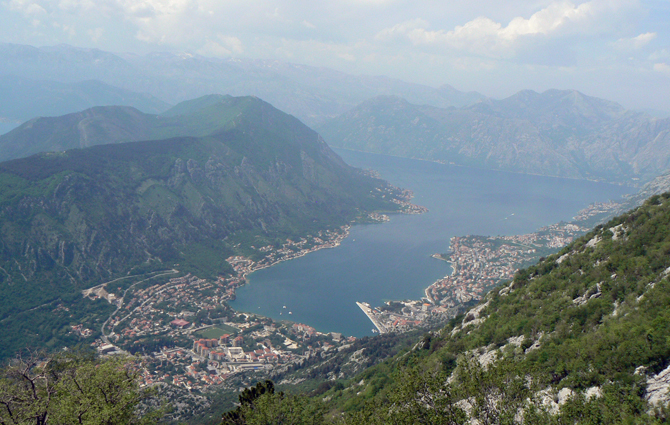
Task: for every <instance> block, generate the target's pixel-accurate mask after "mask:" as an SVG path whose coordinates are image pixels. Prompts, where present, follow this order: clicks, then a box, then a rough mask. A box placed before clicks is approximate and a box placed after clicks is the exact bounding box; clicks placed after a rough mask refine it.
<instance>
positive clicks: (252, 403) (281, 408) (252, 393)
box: [222, 380, 325, 425]
mask: <svg viewBox="0 0 670 425" xmlns="http://www.w3.org/2000/svg"><path fill="white" fill-rule="evenodd" d="M238 398H239V401H240V404H239V406H238V407H237V408H236V409H235V410H231V411H229V412H226V413H225V414H224V415H223V421H222V425H242V424H245V425H283V424H286V425H319V424H322V423H324V412H325V410H324V407H323V404H322V403H320V402H318V401H310V400H309V399H308V398H307V397H304V396H295V395H287V394H284V393H283V392H280V393H275V390H274V383H273V382H272V381H270V380H266V381H265V382H258V383H257V384H256V386H255V387H250V388H246V389H245V390H244V391H242V392H241V393H240V395H239V396H238Z"/></svg>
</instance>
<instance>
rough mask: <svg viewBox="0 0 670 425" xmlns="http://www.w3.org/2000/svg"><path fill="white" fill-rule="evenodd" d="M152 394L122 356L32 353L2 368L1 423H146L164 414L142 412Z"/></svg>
mask: <svg viewBox="0 0 670 425" xmlns="http://www.w3.org/2000/svg"><path fill="white" fill-rule="evenodd" d="M150 397H152V392H151V391H149V390H141V389H140V388H139V385H138V381H137V376H136V374H135V372H133V371H132V369H131V367H130V363H129V362H128V361H127V360H126V359H123V358H116V359H110V360H105V361H99V360H95V359H93V358H90V357H85V356H82V355H58V356H43V355H39V354H37V353H30V354H28V355H27V356H24V357H17V358H16V359H15V360H14V361H12V362H10V363H9V365H8V366H6V367H5V368H4V369H3V370H2V375H1V377H0V406H1V407H0V423H3V424H5V423H6V424H25V425H28V424H36V425H47V424H74V423H80V424H87V425H97V424H100V425H103V424H110V425H111V424H134V423H137V424H140V423H146V424H150V423H155V421H156V420H157V419H158V418H160V417H161V416H162V411H160V410H156V411H153V412H151V413H149V412H143V413H141V414H140V412H139V410H138V408H139V407H140V405H141V403H142V402H144V401H146V400H148V399H149V398H150Z"/></svg>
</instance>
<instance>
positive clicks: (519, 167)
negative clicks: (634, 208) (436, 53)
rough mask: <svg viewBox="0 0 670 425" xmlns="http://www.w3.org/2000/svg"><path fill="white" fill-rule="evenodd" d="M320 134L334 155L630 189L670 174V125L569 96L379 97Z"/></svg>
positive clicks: (573, 94)
mask: <svg viewBox="0 0 670 425" xmlns="http://www.w3.org/2000/svg"><path fill="white" fill-rule="evenodd" d="M316 129H317V131H319V132H320V133H321V134H322V135H323V137H324V138H325V140H326V141H327V142H328V143H329V144H330V145H331V146H334V147H341V148H347V149H354V150H361V151H366V152H373V153H382V154H388V155H397V156H403V157H410V158H419V159H427V160H433V161H439V162H445V163H454V164H458V165H466V166H475V167H484V168H493V169H498V170H506V171H514V172H523V173H530V174H541V175H548V176H557V177H569V178H582V179H590V180H600V181H608V182H615V183H622V184H629V185H637V184H639V182H644V181H648V180H650V179H651V178H653V177H655V176H656V175H658V174H660V173H662V172H663V171H664V170H666V169H667V168H668V166H670V119H658V118H653V117H651V116H649V115H647V114H644V113H641V112H634V111H628V110H625V109H624V108H623V107H622V106H620V105H618V104H617V103H614V102H609V101H606V100H602V99H598V98H593V97H589V96H586V95H584V94H582V93H579V92H577V91H569V90H564V91H561V90H548V91H546V92H544V93H537V92H534V91H530V90H527V91H522V92H519V93H517V94H515V95H513V96H511V97H509V98H506V99H503V100H493V99H487V100H483V101H480V102H477V103H475V104H472V105H469V106H465V107H461V108H455V107H451V108H438V107H435V106H426V105H416V104H412V103H410V102H408V101H407V100H405V99H402V98H399V97H395V96H380V97H376V98H374V99H371V100H369V101H366V102H363V103H362V104H360V105H359V106H357V107H356V108H354V109H352V110H350V111H348V112H346V113H344V114H342V115H340V116H339V117H337V118H333V119H331V120H328V121H326V122H324V123H322V124H320V125H318V126H316Z"/></svg>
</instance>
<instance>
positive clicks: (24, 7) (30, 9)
mask: <svg viewBox="0 0 670 425" xmlns="http://www.w3.org/2000/svg"><path fill="white" fill-rule="evenodd" d="M7 8H8V9H9V10H12V11H16V12H21V13H23V14H25V15H32V16H35V15H45V14H46V13H47V11H46V9H45V8H44V7H42V6H41V5H40V4H39V2H36V1H32V0H11V1H10V2H9V3H7Z"/></svg>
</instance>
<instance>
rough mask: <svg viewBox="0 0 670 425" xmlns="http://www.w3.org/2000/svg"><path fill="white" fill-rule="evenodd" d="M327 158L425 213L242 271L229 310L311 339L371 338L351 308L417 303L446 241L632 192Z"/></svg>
mask: <svg viewBox="0 0 670 425" xmlns="http://www.w3.org/2000/svg"><path fill="white" fill-rule="evenodd" d="M336 152H337V153H338V154H339V155H340V156H342V158H343V159H344V160H345V161H346V162H347V163H348V164H350V165H353V166H355V167H360V168H371V169H374V170H377V171H378V172H379V173H380V174H381V176H382V177H383V178H384V179H386V180H388V181H390V182H391V183H392V184H394V185H395V186H399V187H402V188H408V189H411V190H412V191H414V194H415V197H414V199H413V202H414V203H416V204H418V205H423V206H425V207H427V208H428V209H429V212H428V213H426V214H420V215H402V214H398V215H393V216H391V221H390V222H388V223H383V224H368V225H356V226H353V227H352V228H351V233H350V235H349V237H348V238H346V239H345V240H344V241H343V242H342V244H341V245H340V246H339V247H337V248H335V249H323V250H320V251H317V252H314V253H310V254H308V255H306V256H304V257H301V258H298V259H295V260H291V261H286V262H283V263H280V264H278V265H276V266H273V267H270V268H267V269H262V270H259V271H257V272H255V273H253V274H251V275H250V276H249V281H250V283H249V284H248V285H246V286H244V287H242V288H239V289H238V290H237V299H236V300H235V301H234V302H232V303H231V305H232V306H233V308H235V309H236V310H239V311H246V312H252V313H258V314H261V315H264V316H268V317H271V318H273V319H275V320H286V319H288V320H292V321H295V322H300V323H305V324H307V325H310V326H313V327H315V328H316V329H317V330H319V331H321V332H342V333H344V334H345V335H354V336H357V337H360V336H364V335H372V328H373V326H372V323H371V322H370V321H369V320H368V318H367V317H366V316H365V315H364V314H363V312H362V311H361V310H360V309H359V308H358V306H356V304H355V302H356V301H365V302H369V303H370V304H372V305H373V306H376V305H380V304H382V303H383V302H384V301H386V300H389V299H391V300H400V299H407V298H411V299H419V298H420V297H422V296H424V289H425V288H426V287H427V286H429V285H430V284H432V283H433V282H434V281H435V280H437V279H439V278H441V277H443V276H445V275H447V274H449V273H451V268H450V267H449V265H448V264H447V263H445V262H443V261H439V260H436V259H433V258H431V257H430V255H431V254H434V253H441V252H446V251H447V250H448V249H449V239H450V238H451V237H453V236H464V235H469V234H478V235H512V234H522V233H530V232H533V231H535V230H537V229H538V228H540V227H542V226H546V225H549V224H553V223H557V222H559V221H561V220H563V221H569V220H571V219H572V217H573V216H574V215H575V214H576V213H577V211H579V210H580V209H582V208H585V207H586V206H588V205H589V204H591V203H593V202H603V201H607V200H616V199H619V198H620V197H621V196H622V195H624V194H626V193H631V192H634V189H631V188H625V187H621V186H616V185H610V184H604V183H595V182H587V181H583V180H570V179H561V178H553V177H541V176H532V175H526V174H515V173H506V172H498V171H488V170H481V169H475V168H466V167H457V166H451V165H443V164H438V163H433V162H427V161H419V160H412V159H406V158H396V157H391V156H385V155H375V154H368V153H361V152H354V151H348V150H342V149H336ZM283 306H286V309H284V308H283ZM289 311H290V312H292V314H291V315H289V314H288V312H289Z"/></svg>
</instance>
